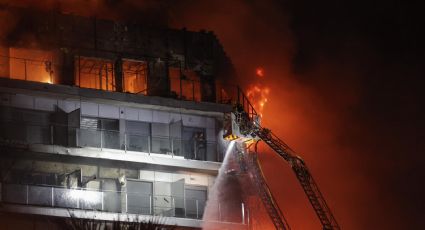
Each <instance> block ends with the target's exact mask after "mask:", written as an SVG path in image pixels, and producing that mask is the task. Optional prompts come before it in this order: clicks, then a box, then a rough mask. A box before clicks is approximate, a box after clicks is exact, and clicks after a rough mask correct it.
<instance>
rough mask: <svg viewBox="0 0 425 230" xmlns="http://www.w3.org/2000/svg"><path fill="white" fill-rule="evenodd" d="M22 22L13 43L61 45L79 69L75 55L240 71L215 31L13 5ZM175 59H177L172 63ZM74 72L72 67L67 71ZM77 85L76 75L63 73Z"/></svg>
mask: <svg viewBox="0 0 425 230" xmlns="http://www.w3.org/2000/svg"><path fill="white" fill-rule="evenodd" d="M10 10H11V11H14V15H17V25H16V26H15V27H14V30H12V31H10V32H9V33H8V34H3V36H5V37H4V38H3V39H1V40H3V41H5V42H6V44H5V45H7V46H15V47H19V46H27V45H28V40H27V39H25V37H26V36H28V34H31V35H32V36H31V37H32V38H34V39H35V40H32V41H31V43H32V44H37V46H40V47H42V48H45V49H50V50H51V49H59V50H60V55H61V57H62V58H61V59H62V62H63V64H65V66H66V67H67V68H68V70H72V69H73V65H72V62H73V56H75V55H83V56H97V57H102V58H110V59H117V58H129V59H132V58H134V59H140V58H143V59H146V60H150V59H158V58H160V59H163V60H164V61H167V62H173V61H175V60H177V59H179V60H183V62H184V65H183V67H185V68H188V69H198V70H199V72H201V73H202V75H203V76H204V78H205V79H207V80H209V79H210V78H213V77H212V76H217V75H222V74H223V73H225V74H234V70H233V67H232V65H231V62H230V59H229V58H228V57H227V56H226V54H225V52H224V50H223V47H222V46H221V44H220V43H219V41H218V39H217V38H216V36H215V35H214V34H213V33H212V32H205V31H201V32H191V31H187V30H186V29H182V30H177V29H169V28H153V27H146V26H143V25H141V24H134V23H125V22H117V21H109V20H104V19H97V18H86V17H80V16H75V15H70V14H61V13H57V12H53V11H49V12H42V11H34V10H28V9H21V8H12V9H10ZM169 64H170V63H169ZM171 64H172V63H171ZM65 72H68V73H70V72H72V71H64V73H65ZM62 83H65V84H67V83H68V84H69V85H72V84H73V83H74V82H73V79H72V80H71V79H63V82H62Z"/></svg>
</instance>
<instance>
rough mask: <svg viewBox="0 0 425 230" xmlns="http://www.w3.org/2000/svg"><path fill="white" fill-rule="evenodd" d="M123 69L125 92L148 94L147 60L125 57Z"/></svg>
mask: <svg viewBox="0 0 425 230" xmlns="http://www.w3.org/2000/svg"><path fill="white" fill-rule="evenodd" d="M122 70H123V77H124V92H128V93H137V94H139V93H140V94H144V95H146V92H147V81H146V78H147V64H146V62H143V61H134V60H126V59H124V60H123V62H122Z"/></svg>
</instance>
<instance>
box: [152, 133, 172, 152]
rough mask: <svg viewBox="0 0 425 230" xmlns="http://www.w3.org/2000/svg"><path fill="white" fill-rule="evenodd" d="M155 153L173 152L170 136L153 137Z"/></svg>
mask: <svg viewBox="0 0 425 230" xmlns="http://www.w3.org/2000/svg"><path fill="white" fill-rule="evenodd" d="M151 152H153V153H161V154H169V153H171V143H170V138H169V137H152V150H151Z"/></svg>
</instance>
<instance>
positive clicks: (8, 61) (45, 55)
mask: <svg viewBox="0 0 425 230" xmlns="http://www.w3.org/2000/svg"><path fill="white" fill-rule="evenodd" d="M1 51H2V52H1V57H2V59H1V62H0V73H1V75H2V76H1V77H9V78H12V79H20V80H26V81H36V82H44V83H53V82H54V78H55V76H56V77H57V73H59V65H58V64H57V63H54V61H55V60H54V56H55V55H54V52H52V51H47V50H38V49H25V48H14V47H11V48H1ZM7 75H8V76H7Z"/></svg>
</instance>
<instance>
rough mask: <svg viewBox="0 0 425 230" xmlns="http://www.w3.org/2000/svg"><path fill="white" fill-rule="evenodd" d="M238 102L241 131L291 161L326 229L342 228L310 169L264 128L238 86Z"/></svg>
mask: <svg viewBox="0 0 425 230" xmlns="http://www.w3.org/2000/svg"><path fill="white" fill-rule="evenodd" d="M237 93H238V94H237V102H236V106H235V111H234V114H235V117H236V119H235V120H236V121H235V122H236V123H237V125H238V127H239V132H240V134H241V135H244V136H251V137H253V138H255V137H259V138H260V139H261V140H263V141H264V142H266V144H267V145H268V146H270V147H271V148H272V149H273V150H274V151H275V152H276V153H277V154H279V156H281V157H282V158H283V159H284V160H285V161H287V162H288V163H289V165H290V166H291V168H292V170H293V171H294V173H295V175H296V177H297V179H298V181H299V182H300V184H301V186H302V188H303V190H304V192H305V194H306V195H307V197H308V200H309V201H310V203H311V205H312V206H313V209H314V211H315V212H316V215H317V217H318V218H319V220H320V222H321V224H322V226H323V229H324V230H340V229H341V228H340V227H339V225H338V223H337V222H336V220H335V218H334V216H333V215H332V212H331V210H330V209H329V207H328V205H327V204H326V201H325V199H324V197H323V195H322V193H321V192H320V190H319V187H318V186H317V184H316V182H315V181H314V179H313V177H312V175H311V173H310V171H309V170H308V168H307V165H306V164H305V162H304V161H303V160H302V159H301V157H299V156H297V155H296V154H295V152H294V151H293V150H292V149H291V148H290V147H289V146H288V145H287V144H286V143H285V142H283V141H282V140H280V139H279V138H278V137H277V136H276V135H274V134H273V133H272V132H271V131H270V130H269V129H266V128H262V127H261V125H260V124H259V120H258V119H259V116H258V114H257V112H256V111H255V109H254V107H253V106H252V104H251V103H250V102H249V100H248V98H247V97H246V96H245V94H244V93H243V91H242V90H241V89H239V88H238V92H237Z"/></svg>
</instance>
